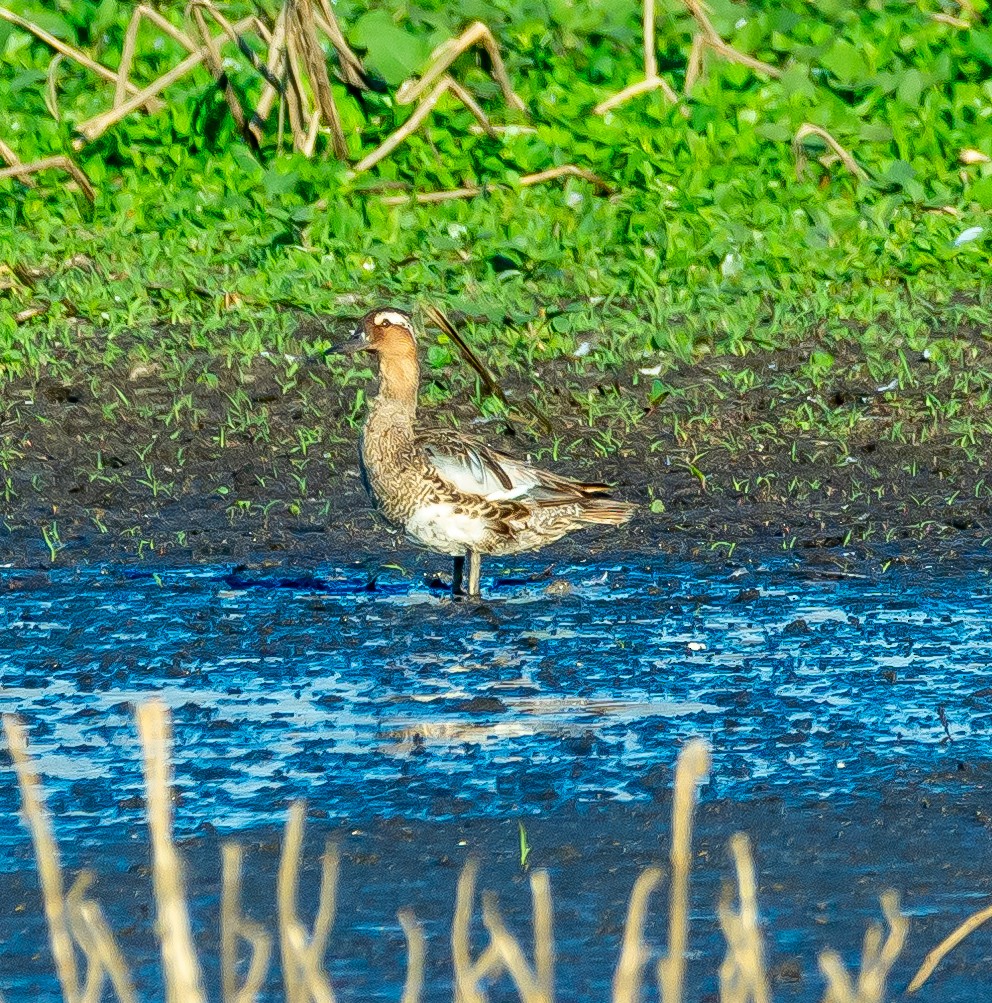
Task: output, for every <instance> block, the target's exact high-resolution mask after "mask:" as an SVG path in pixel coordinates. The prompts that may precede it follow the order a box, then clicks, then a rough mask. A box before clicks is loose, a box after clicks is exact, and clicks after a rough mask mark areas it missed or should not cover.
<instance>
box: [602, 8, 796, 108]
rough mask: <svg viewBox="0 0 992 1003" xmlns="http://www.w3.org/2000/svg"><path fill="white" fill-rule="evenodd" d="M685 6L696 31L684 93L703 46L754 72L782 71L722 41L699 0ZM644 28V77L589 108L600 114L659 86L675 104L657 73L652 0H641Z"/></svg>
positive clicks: (695, 76)
mask: <svg viewBox="0 0 992 1003" xmlns="http://www.w3.org/2000/svg"><path fill="white" fill-rule="evenodd" d="M683 3H684V4H685V6H686V9H687V10H688V11H689V13H690V14H691V15H692V17H693V19H694V20H695V22H696V24H697V25H698V26H699V32H697V34H696V35H694V37H693V39H692V48H691V49H690V50H689V60H688V64H687V66H686V73H685V88H684V93H686V94H688V93H689V92H690V91H691V90H692V88H693V86H694V85H695V84H696V82H697V81H698V80H699V78H700V77H701V76H702V73H703V57H704V55H705V52H706V50H707V49H712V50H713V51H714V52H715V53H716V54H717V55H719V56H722V57H723V58H724V59H727V60H729V61H730V62H733V63H740V64H741V65H742V66H747V67H748V68H749V69H752V70H754V71H755V72H756V73H763V74H764V75H765V76H769V77H780V76H782V71H781V70H779V69H778V68H777V67H775V66H772V65H770V64H769V63H765V62H762V61H761V60H760V59H755V58H754V56H749V55H747V53H745V52H741V51H740V50H739V49H735V48H734V47H733V46H732V45H730V44H729V43H728V42H725V41H724V40H723V38H722V37H721V35H720V33H719V32H718V31H717V30H716V28H714V27H713V22H712V21H711V20H710V18H709V15H708V14H707V12H706V7H705V6H704V5H703V3H702V2H701V0H683ZM643 32H644V79H643V80H639V81H637V83H633V84H630V86H628V87H625V88H624V89H623V90H622V91H618V92H617V93H616V94H613V95H611V96H610V97H608V98H606V99H605V100H603V101H600V103H599V104H598V105H596V107H595V108H594V109H593V112H594V114H596V115H603V114H605V113H606V112H608V111H610V110H611V109H613V108H616V107H617V105H621V104H623V103H624V102H625V101H629V100H630V99H631V98H634V97H637V96H639V95H641V94H647V93H649V92H651V91H654V90H660V91H661V92H662V94H664V95H665V97H666V98H667V99H668V100H669V101H670V102H671V103H672V104H678V101H679V96H678V94H676V93H675V91H674V89H673V88H672V86H671V85H670V84H669V83H668V82H667V81H666V80H665V79H664V78H662V77H660V76H659V75H658V59H657V56H656V54H655V0H644V16H643Z"/></svg>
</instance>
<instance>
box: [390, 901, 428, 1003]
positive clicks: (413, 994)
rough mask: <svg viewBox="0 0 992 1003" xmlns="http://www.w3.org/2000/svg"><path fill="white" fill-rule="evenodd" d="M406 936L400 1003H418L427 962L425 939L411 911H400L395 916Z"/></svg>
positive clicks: (421, 928) (422, 989)
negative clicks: (404, 975) (404, 974)
mask: <svg viewBox="0 0 992 1003" xmlns="http://www.w3.org/2000/svg"><path fill="white" fill-rule="evenodd" d="M396 918H397V919H398V920H399V921H400V926H401V927H402V928H403V933H404V935H405V936H406V957H407V961H406V980H405V982H404V983H403V995H402V996H401V997H400V1003H420V998H421V996H422V995H423V992H424V968H425V966H426V961H427V938H426V937H425V936H424V928H423V926H421V924H420V923H419V922H418V921H417V917H416V916H414V914H413V910H412V909H400V911H399V912H398V913H397V914H396Z"/></svg>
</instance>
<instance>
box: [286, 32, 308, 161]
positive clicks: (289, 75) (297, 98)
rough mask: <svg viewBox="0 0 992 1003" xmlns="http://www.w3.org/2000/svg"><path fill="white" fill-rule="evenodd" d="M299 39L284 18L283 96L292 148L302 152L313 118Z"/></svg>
mask: <svg viewBox="0 0 992 1003" xmlns="http://www.w3.org/2000/svg"><path fill="white" fill-rule="evenodd" d="M301 59H302V57H301V55H300V46H299V39H298V38H297V34H296V31H295V30H294V28H293V24H292V21H291V19H290V17H289V16H287V18H286V84H287V86H286V90H285V93H284V95H283V97H284V100H285V101H286V109H287V112H288V115H289V131H290V133H291V134H292V136H293V148H294V149H296V150H300V151H302V150H304V149H305V148H306V142H307V139H306V137H307V130H308V129H309V125H310V121H311V119H312V118H313V110H312V109H311V107H310V97H309V95H308V94H307V91H306V86H305V75H304V73H303V67H302V63H301Z"/></svg>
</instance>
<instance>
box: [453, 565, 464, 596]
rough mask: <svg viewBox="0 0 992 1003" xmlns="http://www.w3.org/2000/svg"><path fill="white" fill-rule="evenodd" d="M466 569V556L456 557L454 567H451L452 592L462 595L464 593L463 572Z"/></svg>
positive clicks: (454, 594) (455, 594)
mask: <svg viewBox="0 0 992 1003" xmlns="http://www.w3.org/2000/svg"><path fill="white" fill-rule="evenodd" d="M464 570H465V558H464V557H456V558H455V563H454V567H452V569H451V594H452V595H453V596H460V595H461V594H462V573H463V572H464Z"/></svg>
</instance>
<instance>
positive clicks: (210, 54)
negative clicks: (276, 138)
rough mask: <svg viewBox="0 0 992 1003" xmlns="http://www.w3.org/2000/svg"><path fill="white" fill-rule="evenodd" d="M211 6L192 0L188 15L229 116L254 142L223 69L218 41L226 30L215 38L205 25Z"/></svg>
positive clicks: (201, 1)
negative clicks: (194, 27) (225, 103)
mask: <svg viewBox="0 0 992 1003" xmlns="http://www.w3.org/2000/svg"><path fill="white" fill-rule="evenodd" d="M212 8H213V4H211V3H209V2H207V0H194V2H193V3H191V4H190V7H189V11H190V15H191V17H192V18H193V22H194V24H195V25H196V29H197V33H198V35H199V37H200V44H201V45H202V47H203V53H204V56H205V60H204V61H205V62H206V64H207V68H208V69H209V70H210V72H211V74H212V75H213V78H214V80H215V81H216V82H217V86H218V87H219V88H220V89H221V91H222V92H223V94H224V100H225V102H227V107H228V109H229V110H230V112H231V117H232V118H233V119H234V124H235V125H236V126H237V127H238V131H239V132H241V134H242V135H244V136H245V137H246V138H249V139H250V141H251V142H254V136H252V134H251V133H250V132H248V131H247V119H246V118H245V113H244V109H243V108H242V107H241V102H240V101H239V100H238V95H237V92H236V91H235V90H234V86H233V85H232V84H231V81H230V79H229V78H228V76H227V71H226V70H225V69H224V59H223V57H222V56H221V54H220V45H219V44H218V42H219V39H220V38H221V37H222V36H223V35H224V34H226V32H224V30H223V28H222V29H221V35H220V36H217V37H216V38H215V37H214V36H213V35H212V34H211V33H210V29H209V28H208V27H207V21H206V16H205V15H206V14H210V15H211V16H214V13H215V12H214V10H213V9H212Z"/></svg>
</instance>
